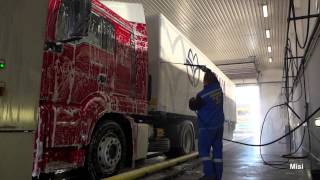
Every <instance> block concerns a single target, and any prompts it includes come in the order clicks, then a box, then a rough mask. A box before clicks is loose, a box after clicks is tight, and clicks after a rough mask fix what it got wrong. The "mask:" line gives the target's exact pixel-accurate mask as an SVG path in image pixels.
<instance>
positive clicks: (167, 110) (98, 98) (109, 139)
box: [0, 0, 236, 179]
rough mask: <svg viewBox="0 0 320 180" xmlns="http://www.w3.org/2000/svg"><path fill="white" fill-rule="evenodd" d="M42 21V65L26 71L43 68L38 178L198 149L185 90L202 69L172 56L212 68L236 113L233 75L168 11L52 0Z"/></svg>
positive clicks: (197, 84)
mask: <svg viewBox="0 0 320 180" xmlns="http://www.w3.org/2000/svg"><path fill="white" fill-rule="evenodd" d="M44 29H45V30H44V31H45V32H44V45H43V50H42V51H43V56H42V57H43V58H42V59H41V60H40V61H41V64H42V65H40V66H36V67H37V68H38V69H36V70H34V69H32V68H31V69H28V72H27V73H36V74H35V75H36V76H38V77H39V81H38V86H34V87H35V88H36V87H38V88H39V89H35V92H34V96H32V97H33V98H31V97H30V98H29V99H27V100H28V101H30V102H32V103H33V104H35V105H34V106H33V107H34V108H33V109H34V115H33V116H32V118H34V122H37V123H35V124H36V125H37V128H36V129H35V130H34V131H32V132H33V133H34V142H33V147H34V151H33V168H32V176H33V177H34V178H35V179H39V178H40V179H42V178H46V177H48V176H51V175H52V174H54V173H57V172H62V171H69V170H73V169H78V168H85V169H86V170H87V172H88V173H87V174H88V179H101V178H103V177H107V176H111V175H114V174H116V173H117V172H119V170H121V169H123V168H125V167H134V165H135V161H136V160H139V159H145V158H146V157H147V153H148V152H163V153H165V154H166V155H168V156H177V155H183V154H187V153H190V152H192V151H194V150H195V144H196V143H195V139H196V136H197V132H196V129H197V128H196V115H195V113H194V112H192V111H190V110H189V108H188V100H189V98H190V97H192V96H195V94H196V93H197V92H198V91H200V90H201V89H202V78H203V73H202V72H200V70H199V69H196V68H192V67H188V66H181V65H177V64H174V63H190V64H201V65H206V66H207V67H209V68H210V69H211V70H212V71H214V72H215V73H216V74H217V76H218V78H219V81H220V83H221V84H222V88H223V91H224V95H225V102H224V106H225V113H226V119H228V120H232V121H235V119H236V118H235V104H234V88H235V86H234V84H233V83H232V82H231V81H230V80H229V79H228V78H227V77H226V76H225V75H224V74H223V73H222V72H221V71H220V70H219V69H218V68H217V67H216V66H215V65H214V64H213V63H212V62H211V61H210V60H209V59H208V58H207V57H206V56H205V55H204V54H203V53H202V52H201V51H200V50H199V49H198V48H197V47H196V46H195V45H193V44H192V43H191V42H190V41H189V40H188V39H187V38H186V37H185V36H184V35H183V34H182V33H181V32H180V31H179V30H178V29H177V28H176V27H174V26H173V24H172V23H170V22H169V21H168V20H167V19H166V18H165V17H164V16H163V15H154V16H148V17H145V15H144V10H143V7H142V5H141V4H134V3H120V2H109V1H98V0H49V3H48V13H47V21H46V27H45V28H44ZM38 60H39V59H30V61H32V62H33V61H38ZM163 62H165V63H163ZM36 67H34V68H36ZM7 73H9V72H7ZM23 73H24V72H23ZM27 73H26V74H25V75H27ZM1 80H2V79H1ZM7 80H8V78H7V79H4V80H3V81H4V82H5V81H7ZM9 94H10V93H9ZM11 97H12V98H20V96H17V97H14V96H11ZM1 99H3V100H4V101H1V103H2V106H0V112H3V111H4V109H5V108H7V107H8V106H9V104H10V103H9V101H8V100H7V99H6V93H5V94H4V96H2V97H1ZM20 104H23V102H21V103H20ZM19 117H20V118H22V119H23V118H25V117H27V116H25V114H19ZM30 117H31V116H30ZM0 122H1V125H2V124H4V125H6V124H7V125H8V123H7V121H4V120H2V121H0ZM17 123H19V121H17ZM17 161H18V160H17ZM30 174H31V172H30Z"/></svg>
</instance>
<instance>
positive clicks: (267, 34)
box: [266, 29, 270, 39]
mask: <svg viewBox="0 0 320 180" xmlns="http://www.w3.org/2000/svg"><path fill="white" fill-rule="evenodd" d="M266 37H267V39H269V38H270V29H267V30H266Z"/></svg>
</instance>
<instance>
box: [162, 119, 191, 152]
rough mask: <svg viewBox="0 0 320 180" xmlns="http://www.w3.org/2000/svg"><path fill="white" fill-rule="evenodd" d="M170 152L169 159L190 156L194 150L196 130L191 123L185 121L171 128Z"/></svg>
mask: <svg viewBox="0 0 320 180" xmlns="http://www.w3.org/2000/svg"><path fill="white" fill-rule="evenodd" d="M168 133H169V138H170V142H171V143H170V145H171V148H170V151H169V152H167V153H165V154H166V155H167V156H168V157H175V156H180V155H185V154H189V153H191V152H192V151H193V150H194V147H195V146H194V141H195V140H194V137H195V136H194V128H193V124H192V122H191V121H183V122H181V123H179V124H178V125H174V126H171V127H170V128H169V132H168Z"/></svg>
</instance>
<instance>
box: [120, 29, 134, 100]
mask: <svg viewBox="0 0 320 180" xmlns="http://www.w3.org/2000/svg"><path fill="white" fill-rule="evenodd" d="M132 38H133V34H132V33H131V32H129V31H128V30H127V29H125V28H123V27H122V26H118V28H117V29H116V70H115V71H116V72H115V92H116V93H119V94H122V95H125V96H131V95H132V92H133V90H134V89H135V84H134V85H133V84H132V83H133V81H132V78H133V77H132V76H135V75H133V71H134V69H133V66H132V64H133V60H134V58H133V53H134V45H133V43H132Z"/></svg>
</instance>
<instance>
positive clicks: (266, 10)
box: [262, 5, 268, 17]
mask: <svg viewBox="0 0 320 180" xmlns="http://www.w3.org/2000/svg"><path fill="white" fill-rule="evenodd" d="M262 9H263V17H268V6H267V5H263V6H262Z"/></svg>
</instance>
